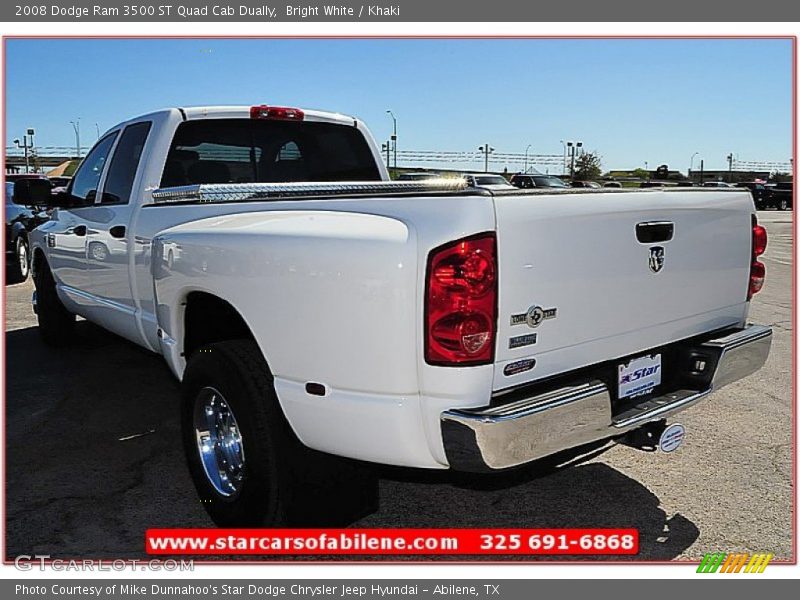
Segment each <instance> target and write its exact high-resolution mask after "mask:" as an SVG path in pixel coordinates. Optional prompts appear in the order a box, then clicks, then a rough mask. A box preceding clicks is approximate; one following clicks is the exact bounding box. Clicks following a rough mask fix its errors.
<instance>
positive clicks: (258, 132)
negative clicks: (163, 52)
mask: <svg viewBox="0 0 800 600" xmlns="http://www.w3.org/2000/svg"><path fill="white" fill-rule="evenodd" d="M27 189H28V192H27V193H28V194H30V195H38V194H39V190H38V189H37V188H36V186H35V185H34V186H29V188H27ZM47 193H48V196H47V198H46V199H45V197H44V195H43V193H42V197H41V198H31V200H35V201H37V202H39V201H49V202H50V203H51V204H55V205H56V207H57V210H56V211H54V213H53V217H52V220H50V221H49V222H47V223H45V224H43V225H41V226H40V227H39V228H38V229H36V230H35V231H34V232H33V234H32V235H31V249H32V253H33V272H34V278H35V284H36V292H35V297H34V308H35V310H36V313H37V315H38V320H39V328H40V331H41V335H42V337H43V338H44V340H45V341H46V342H49V343H53V344H63V343H65V342H67V341H69V339H70V337H71V332H72V329H73V326H74V323H75V315H81V316H83V317H85V318H86V319H88V320H90V321H93V322H95V323H97V324H99V325H101V326H102V327H105V328H106V329H109V330H111V331H113V332H115V333H117V334H119V335H120V336H122V337H124V338H127V339H129V340H131V341H133V342H135V343H137V344H139V345H141V346H144V347H145V348H147V349H149V350H152V351H153V352H157V353H160V354H162V355H163V356H164V358H165V360H166V361H167V363H168V364H169V366H170V368H171V369H172V371H173V372H174V374H175V375H176V377H178V378H179V379H180V380H181V381H182V389H183V392H182V412H181V414H182V428H183V437H184V445H185V450H186V457H187V460H188V463H189V467H190V470H191V473H192V476H193V479H194V482H195V485H196V487H197V489H198V493H199V494H200V496H201V498H202V499H203V500H204V506H205V507H206V508H207V510H208V511H209V513H210V514H211V516H212V517H213V518H214V519H215V520H216V521H217V522H218V523H221V524H250V525H253V524H262V525H264V524H266V525H270V524H278V523H281V522H282V521H281V519H282V518H283V515H284V514H285V511H286V504H287V502H289V500H288V497H287V494H288V492H287V491H286V484H285V482H286V477H287V471H289V470H290V469H292V468H294V467H293V466H292V464H293V463H292V460H291V455H292V454H293V453H295V452H296V451H297V450H298V449H303V450H304V451H308V450H307V449H308V448H310V449H312V450H318V451H322V452H324V453H328V454H332V455H337V456H339V457H348V458H354V459H360V460H363V461H370V462H375V463H384V464H390V465H400V466H409V467H422V468H431V469H446V468H452V469H456V470H461V471H493V470H499V469H505V468H509V467H514V466H516V465H521V464H523V463H527V462H530V461H532V460H535V459H539V458H542V457H545V456H548V455H551V454H554V453H556V452H560V451H562V450H566V449H570V448H575V447H579V446H583V445H586V444H588V443H590V442H595V441H599V440H615V439H620V438H622V437H623V436H625V435H628V436H630V435H632V432H633V433H635V432H637V431H638V432H644V433H645V434H647V435H649V436H650V437H651V438H653V436H655V438H654V440H653V445H657V444H659V443H660V444H661V446H662V448H663V449H666V450H670V449H672V448H674V447H676V446H677V444H679V443H680V441H681V436H682V430H681V428H680V427H679V426H677V427H670V428H669V429H667V430H666V431H664V427H665V423H666V419H667V418H668V417H670V416H672V415H673V414H674V413H676V412H678V411H680V410H682V409H685V408H687V407H688V406H691V405H693V404H694V403H696V402H697V401H698V400H700V399H702V398H704V397H705V396H707V395H708V394H709V393H710V392H712V391H714V390H717V389H719V388H721V387H722V386H724V385H726V384H728V383H731V382H732V381H735V380H737V379H740V378H742V377H744V376H746V375H748V374H750V373H752V372H754V371H755V370H757V369H759V368H760V367H761V366H762V365H763V363H764V361H765V360H766V358H767V355H768V353H769V347H770V341H771V333H772V332H771V330H770V329H769V328H767V327H762V326H758V325H750V324H748V323H747V313H748V307H749V303H750V298H751V296H752V295H753V294H754V293H756V292H757V291H758V290H759V289H760V288H761V285H762V283H763V280H764V266H763V264H762V263H760V262H759V261H758V258H757V257H758V255H759V254H760V253H762V252H763V251H764V248H765V246H766V233H765V230H764V229H763V228H762V227H760V226H759V225H758V224H757V223H756V219H755V212H754V207H753V201H752V199H751V197H750V194H749V193H748V192H747V190H736V189H730V190H722V189H702V190H683V191H681V190H670V189H652V190H642V191H625V190H615V189H603V190H574V189H566V190H560V189H546V190H512V191H490V190H485V189H481V188H467V187H466V186H465V185H464V182H463V181H462V180H459V179H451V180H445V179H443V180H438V181H423V182H391V181H389V177H388V173H387V171H386V169H385V168H384V167H383V166H382V163H381V159H380V154H379V150H378V148H377V147H376V145H375V143H374V141H373V139H372V137H371V136H370V134H369V133H368V131H367V129H366V128H365V127H364V125H363V123H361V122H360V121H358V120H357V119H354V118H352V117H346V116H343V115H339V114H333V113H326V112H318V111H312V110H300V109H295V108H286V107H274V106H253V107H249V106H248V107H236V106H222V107H205V108H186V109H180V108H176V109H170V110H163V111H160V112H155V113H152V114H148V115H145V116H142V117H139V118H136V119H132V120H130V121H127V122H125V123H122V124H120V125H118V126H117V127H114V128H113V129H111V130H110V131H109V132H108V133H106V134H105V135H104V136H103V137H102V138H101V139H100V140H99V141H98V142H97V144H96V145H95V146H94V148H93V149H92V150H91V152H89V154H88V155H87V156H86V158H85V159H84V161H83V163H82V164H81V166H80V168H79V169H78V171H77V173H76V174H75V177H74V178H73V180H72V182H71V183H70V185H69V188H68V189H67V190H66V192H64V193H63V194H62V195H60V196H56V197H54V199H52V200H50V195H49V189H48V190H47ZM659 436H661V439H660V440H659Z"/></svg>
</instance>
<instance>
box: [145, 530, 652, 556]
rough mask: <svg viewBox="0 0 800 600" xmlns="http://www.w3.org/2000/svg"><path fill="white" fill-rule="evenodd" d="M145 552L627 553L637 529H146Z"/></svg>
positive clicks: (632, 548) (632, 551) (633, 548)
mask: <svg viewBox="0 0 800 600" xmlns="http://www.w3.org/2000/svg"><path fill="white" fill-rule="evenodd" d="M145 545H146V550H147V553H148V554H172V555H174V554H180V555H212V554H213V555H232V554H245V555H258V554H260V555H365V554H370V555H381V554H383V555H445V554H449V555H454V554H455V555H459V554H516V555H553V554H576V555H577V554H580V555H585V554H631V555H635V554H637V553H638V552H639V532H638V530H636V529H148V530H147V533H146V535H145Z"/></svg>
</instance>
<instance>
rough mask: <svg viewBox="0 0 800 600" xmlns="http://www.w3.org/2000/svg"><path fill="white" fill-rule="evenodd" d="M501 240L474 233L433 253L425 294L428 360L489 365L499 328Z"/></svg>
mask: <svg viewBox="0 0 800 600" xmlns="http://www.w3.org/2000/svg"><path fill="white" fill-rule="evenodd" d="M496 247H497V242H496V238H495V234H494V233H485V234H480V235H477V236H472V237H469V238H465V239H463V240H459V241H457V242H453V243H451V244H447V245H445V246H442V247H440V248H438V249H436V250H434V251H432V252H431V254H430V257H429V259H428V271H427V282H426V296H425V360H426V362H428V363H429V364H433V365H443V366H465V365H478V364H486V363H491V362H492V360H494V342H495V334H496V329H497V257H496Z"/></svg>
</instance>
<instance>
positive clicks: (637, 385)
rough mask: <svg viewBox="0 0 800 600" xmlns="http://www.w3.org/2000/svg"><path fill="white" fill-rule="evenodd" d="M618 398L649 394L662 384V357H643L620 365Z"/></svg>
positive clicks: (654, 355)
mask: <svg viewBox="0 0 800 600" xmlns="http://www.w3.org/2000/svg"><path fill="white" fill-rule="evenodd" d="M618 372H619V387H618V388H617V389H618V390H619V392H618V398H619V399H622V398H632V397H634V396H642V395H644V394H649V393H650V392H652V391H653V388H654V387H656V386H657V385H658V384H659V383H661V355H660V354H653V355H652V356H642V357H640V358H634V359H633V360H631V361H630V362H627V363H624V364H621V365H619V369H618Z"/></svg>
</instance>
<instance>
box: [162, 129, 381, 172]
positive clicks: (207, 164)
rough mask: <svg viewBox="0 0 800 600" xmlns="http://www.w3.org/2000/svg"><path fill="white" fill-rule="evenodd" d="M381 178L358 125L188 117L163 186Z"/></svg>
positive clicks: (171, 153)
mask: <svg viewBox="0 0 800 600" xmlns="http://www.w3.org/2000/svg"><path fill="white" fill-rule="evenodd" d="M379 179H380V172H379V171H378V167H377V165H376V164H375V159H374V157H373V155H372V152H371V150H370V147H369V145H368V144H367V142H366V140H365V139H364V136H363V134H362V133H361V132H360V131H359V130H358V129H356V128H355V127H352V126H347V125H336V124H332V123H314V122H305V121H304V122H296V121H266V120H247V119H209V120H203V121H199V120H198V121H187V122H185V123H182V124H181V125H180V126H179V127H178V130H177V131H176V133H175V137H174V139H173V141H172V144H171V146H170V150H169V154H168V155H167V161H166V164H165V166H164V172H163V174H162V177H161V187H172V186H180V185H191V184H201V183H278V182H293V181H377V180H379Z"/></svg>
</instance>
